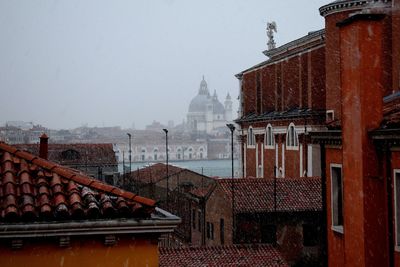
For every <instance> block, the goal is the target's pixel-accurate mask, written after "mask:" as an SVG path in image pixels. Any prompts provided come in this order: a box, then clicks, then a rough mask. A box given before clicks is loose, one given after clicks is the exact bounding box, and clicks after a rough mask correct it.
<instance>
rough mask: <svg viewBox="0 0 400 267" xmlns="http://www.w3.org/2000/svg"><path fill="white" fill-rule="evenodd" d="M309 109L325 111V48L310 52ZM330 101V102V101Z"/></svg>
mask: <svg viewBox="0 0 400 267" xmlns="http://www.w3.org/2000/svg"><path fill="white" fill-rule="evenodd" d="M310 54H311V79H312V81H311V94H312V96H311V106H310V107H311V108H313V109H325V94H326V92H325V80H326V79H325V47H321V48H319V49H316V50H313V51H311V53H310ZM330 101H331V100H330Z"/></svg>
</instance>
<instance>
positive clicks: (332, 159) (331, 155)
mask: <svg viewBox="0 0 400 267" xmlns="http://www.w3.org/2000/svg"><path fill="white" fill-rule="evenodd" d="M342 163H343V162H342V150H341V149H340V148H333V147H327V148H326V172H325V175H326V193H327V197H326V206H327V207H326V210H327V211H328V212H327V235H328V236H327V238H328V263H329V266H332V267H336V266H337V267H342V266H345V264H344V262H345V261H344V238H343V234H340V233H337V232H335V231H333V230H332V229H331V227H332V213H331V207H332V200H331V199H332V196H331V188H332V184H331V170H330V165H331V164H342Z"/></svg>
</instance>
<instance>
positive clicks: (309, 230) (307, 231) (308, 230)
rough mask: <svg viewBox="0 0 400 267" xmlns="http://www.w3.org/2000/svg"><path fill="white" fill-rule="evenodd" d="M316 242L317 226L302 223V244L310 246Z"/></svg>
mask: <svg viewBox="0 0 400 267" xmlns="http://www.w3.org/2000/svg"><path fill="white" fill-rule="evenodd" d="M317 244H318V227H317V226H316V225H312V224H303V245H304V246H305V247H312V246H316V245H317Z"/></svg>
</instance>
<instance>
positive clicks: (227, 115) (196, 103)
mask: <svg viewBox="0 0 400 267" xmlns="http://www.w3.org/2000/svg"><path fill="white" fill-rule="evenodd" d="M231 121H232V99H231V96H230V95H229V93H228V95H227V96H226V98H225V102H224V105H223V104H222V103H221V102H220V101H219V100H218V96H217V92H216V91H214V94H213V96H211V95H210V92H209V90H208V86H207V82H206V81H205V80H204V76H203V80H202V81H201V82H200V88H199V92H198V94H197V95H196V96H195V97H194V98H193V99H192V101H191V102H190V105H189V112H188V114H187V130H188V131H190V132H197V133H207V134H214V133H216V132H218V131H219V129H223V130H224V131H225V130H226V129H225V128H226V124H227V123H230V122H231Z"/></svg>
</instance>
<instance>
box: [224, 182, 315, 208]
mask: <svg viewBox="0 0 400 267" xmlns="http://www.w3.org/2000/svg"><path fill="white" fill-rule="evenodd" d="M274 180H276V210H277V211H279V212H291V211H294V212H296V211H320V210H322V195H321V179H320V178H318V177H309V178H296V179H295V178H277V179H260V178H239V179H233V181H234V183H233V184H234V186H233V187H234V193H235V212H237V213H250V212H269V211H274V209H275V205H274V200H275V197H274ZM218 182H219V184H220V185H221V187H222V190H223V191H224V192H225V194H226V195H227V197H228V200H229V201H231V199H232V179H220V180H218Z"/></svg>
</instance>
